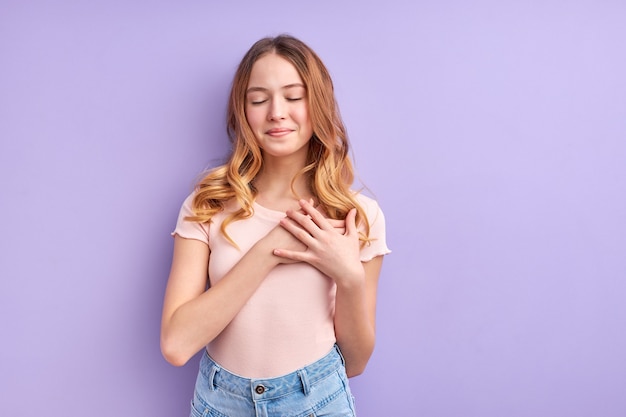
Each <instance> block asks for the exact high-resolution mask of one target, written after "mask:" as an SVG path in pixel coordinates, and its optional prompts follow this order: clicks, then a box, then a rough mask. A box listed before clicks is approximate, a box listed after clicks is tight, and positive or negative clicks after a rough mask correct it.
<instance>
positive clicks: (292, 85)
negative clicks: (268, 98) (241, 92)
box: [246, 83, 305, 94]
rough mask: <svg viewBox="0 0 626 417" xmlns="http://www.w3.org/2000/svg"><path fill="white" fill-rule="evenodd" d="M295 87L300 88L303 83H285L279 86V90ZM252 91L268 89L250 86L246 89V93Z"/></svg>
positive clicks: (302, 86)
mask: <svg viewBox="0 0 626 417" xmlns="http://www.w3.org/2000/svg"><path fill="white" fill-rule="evenodd" d="M296 87H301V88H305V87H304V84H301V83H294V84H287V85H284V86H282V87H281V90H285V89H289V88H296ZM254 91H261V92H265V91H268V89H267V88H263V87H250V88H248V89H247V90H246V94H248V93H252V92H254Z"/></svg>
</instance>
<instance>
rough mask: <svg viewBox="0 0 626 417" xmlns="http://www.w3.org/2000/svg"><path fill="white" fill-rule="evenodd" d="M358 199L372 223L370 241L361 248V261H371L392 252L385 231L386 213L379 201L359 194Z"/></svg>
mask: <svg viewBox="0 0 626 417" xmlns="http://www.w3.org/2000/svg"><path fill="white" fill-rule="evenodd" d="M357 200H358V201H359V204H361V207H363V210H364V211H365V214H366V216H367V220H368V221H369V224H370V234H369V239H370V241H369V242H366V243H365V245H364V246H363V247H362V248H361V262H367V261H371V260H372V259H374V258H375V257H377V256H380V255H386V254H388V253H391V250H389V248H388V247H387V239H386V232H385V215H384V214H383V211H382V210H381V209H380V207H379V206H378V203H377V202H376V201H375V200H373V199H371V198H369V197H366V196H364V195H361V194H359V195H357Z"/></svg>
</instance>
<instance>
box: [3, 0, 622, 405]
mask: <svg viewBox="0 0 626 417" xmlns="http://www.w3.org/2000/svg"><path fill="white" fill-rule="evenodd" d="M87 3H88V2H78V1H76V2H72V1H62V2H44V1H29V2H24V1H17V0H16V1H0V140H1V145H0V191H1V197H0V199H1V214H2V217H1V218H2V231H3V234H4V239H3V240H2V243H1V245H2V250H1V251H0V256H1V257H2V258H1V262H0V320H1V327H0V328H1V329H2V337H1V342H0V415H2V416H11V417H16V416H35V415H39V414H40V413H42V412H43V413H45V414H46V415H48V416H59V417H61V416H79V415H86V414H89V415H90V416H92V417H105V416H106V417H109V416H129V417H130V416H155V417H171V416H183V415H187V413H188V401H189V397H190V395H191V390H192V386H193V383H194V379H195V372H196V366H197V360H196V359H194V360H192V363H190V364H188V365H187V366H185V367H184V368H174V367H171V366H170V365H168V364H166V362H165V361H164V360H163V359H162V358H161V355H160V352H159V343H158V336H159V320H160V309H161V300H162V295H163V291H164V286H165V282H166V279H167V273H168V268H169V263H170V256H171V249H172V240H171V238H170V237H169V232H170V231H171V230H172V228H173V226H174V222H175V220H176V214H177V211H178V208H179V205H180V203H181V202H182V199H183V198H184V196H185V195H186V194H187V193H188V192H189V190H190V189H191V186H192V183H193V180H194V178H195V177H196V176H197V175H198V173H199V172H200V171H201V170H202V169H203V168H204V167H205V166H207V165H209V164H214V163H216V162H217V161H219V160H220V158H222V157H223V156H224V155H225V151H226V149H227V146H226V137H225V134H224V123H223V119H224V113H225V112H224V109H225V101H226V95H227V90H228V85H229V83H230V79H231V76H232V73H233V70H234V67H235V66H236V64H237V62H238V60H239V59H240V58H241V56H242V54H243V53H244V52H245V50H246V49H247V48H248V47H249V46H250V45H251V44H252V43H253V42H254V41H255V40H257V39H258V38H260V37H262V36H265V35H268V34H277V33H280V32H290V33H292V34H294V35H296V36H298V37H300V38H302V39H303V40H305V41H307V42H308V43H309V44H310V45H311V46H312V47H313V48H314V49H316V50H317V51H318V53H319V54H320V55H321V57H322V58H323V59H324V60H325V62H326V63H327V65H328V67H329V68H330V69H331V72H332V74H333V76H334V79H335V82H336V86H337V95H338V99H339V102H340V104H341V108H342V112H343V116H344V119H345V121H346V123H347V125H348V127H349V133H350V135H351V138H352V143H353V145H354V150H355V155H356V165H357V169H358V170H359V173H360V177H361V178H362V180H363V181H364V182H365V183H366V184H367V185H368V186H369V187H370V188H371V189H372V190H373V192H374V193H375V196H376V197H377V199H378V200H379V201H380V204H381V206H382V207H383V209H384V210H385V212H386V215H387V220H388V240H389V245H390V246H391V248H392V249H393V250H394V253H393V254H392V255H390V256H389V257H388V258H387V259H386V261H385V266H384V270H383V275H382V277H381V281H380V301H379V312H378V326H379V327H378V344H377V348H376V352H375V354H374V356H373V358H372V360H371V362H370V365H369V367H368V369H367V371H366V373H365V374H364V375H362V376H360V377H358V378H355V379H354V380H353V386H354V391H355V394H356V396H357V407H358V409H359V412H360V416H361V417H367V416H420V417H457V416H464V417H501V416H507V417H518V416H519V417H522V416H523V417H530V416H532V417H536V416H541V417H543V416H546V417H553V416H567V417H579V416H580V417H583V416H584V417H591V416H593V417H595V416H601V417H618V416H619V417H622V416H624V415H626V396H625V395H624V392H625V391H624V388H625V387H626V354H624V352H626V332H625V331H624V329H625V325H626V306H625V301H624V300H625V295H626V279H625V278H626V256H625V252H626V166H625V165H626V81H625V80H626V76H625V75H624V74H626V55H625V49H624V41H625V39H626V23H625V22H626V20H625V19H626V17H625V16H626V3H624V2H620V1H609V0H588V1H560V2H559V1H543V2H534V1H530V2H522V1H519V2H498V1H478V2H471V3H473V4H470V2H465V1H439V2H417V1H411V0H405V1H384V2H382V1H381V2H377V3H374V2H361V1H359V2H356V1H354V2H335V1H317V2H277V1H265V2H256V1H249V2H246V3H249V4H245V3H244V2H236V1H234V2H202V1H189V2H174V1H166V0H163V1H134V2H133V1H130V2H124V1H109V2H100V4H94V3H96V2H90V3H89V4H88V5H87ZM211 3H215V4H214V5H212V4H211ZM218 3H220V4H219V5H218ZM222 3H223V4H222Z"/></svg>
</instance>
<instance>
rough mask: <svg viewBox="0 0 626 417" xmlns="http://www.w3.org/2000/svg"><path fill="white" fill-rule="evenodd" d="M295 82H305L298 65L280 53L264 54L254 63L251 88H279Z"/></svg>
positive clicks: (249, 85)
mask: <svg viewBox="0 0 626 417" xmlns="http://www.w3.org/2000/svg"><path fill="white" fill-rule="evenodd" d="M293 84H304V83H303V81H302V78H301V77H300V74H298V70H296V67H295V66H294V65H293V64H292V63H291V62H289V61H287V60H286V59H285V58H283V57H282V56H280V55H277V54H275V53H269V54H266V55H263V56H262V57H261V58H259V59H258V60H257V61H256V62H255V63H254V65H252V71H251V72H250V80H249V81H248V87H249V88H250V87H252V88H254V87H260V88H266V89H278V88H282V87H284V86H287V85H293Z"/></svg>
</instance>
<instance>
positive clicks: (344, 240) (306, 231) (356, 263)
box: [274, 200, 364, 284]
mask: <svg viewBox="0 0 626 417" xmlns="http://www.w3.org/2000/svg"><path fill="white" fill-rule="evenodd" d="M299 203H300V207H301V210H289V211H287V217H285V218H284V219H282V220H281V222H280V224H281V226H282V227H284V228H285V229H286V230H287V231H289V232H290V233H291V234H292V235H293V236H295V237H296V238H297V239H298V240H299V241H301V242H302V243H304V244H305V245H306V247H307V249H306V250H305V251H291V250H286V249H281V248H277V249H275V250H274V255H276V256H280V257H284V258H289V259H292V260H294V261H301V262H307V263H308V264H310V265H312V266H314V267H315V268H317V269H319V270H320V271H321V272H322V273H324V274H326V275H328V276H329V277H331V278H332V279H334V280H335V282H337V284H342V283H345V284H348V283H349V282H350V281H351V280H362V279H364V270H363V265H362V264H361V261H360V257H359V254H360V242H359V232H358V229H357V227H356V220H355V219H356V209H352V210H350V211H349V212H348V214H347V215H346V218H345V231H344V232H343V233H340V232H339V231H338V230H341V228H339V229H337V228H336V226H335V225H334V224H333V222H336V221H333V220H330V219H327V218H326V217H324V215H323V214H322V213H320V211H319V210H317V209H316V208H315V207H313V205H312V204H311V203H309V202H308V201H305V200H300V202H299Z"/></svg>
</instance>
